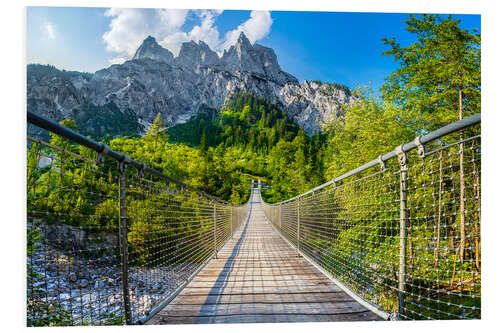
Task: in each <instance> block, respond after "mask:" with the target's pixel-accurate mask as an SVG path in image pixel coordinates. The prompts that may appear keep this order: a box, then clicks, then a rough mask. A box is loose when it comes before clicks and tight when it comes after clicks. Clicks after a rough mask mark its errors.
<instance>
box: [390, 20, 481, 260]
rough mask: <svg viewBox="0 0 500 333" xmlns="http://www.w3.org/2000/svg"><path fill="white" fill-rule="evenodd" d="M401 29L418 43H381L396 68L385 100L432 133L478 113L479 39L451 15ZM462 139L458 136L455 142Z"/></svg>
mask: <svg viewBox="0 0 500 333" xmlns="http://www.w3.org/2000/svg"><path fill="white" fill-rule="evenodd" d="M406 24H407V28H406V30H407V31H409V32H410V33H413V34H416V35H417V38H418V41H417V42H415V43H413V44H412V45H410V46H409V47H401V46H400V45H399V43H396V41H395V39H394V38H392V39H391V40H388V39H386V38H385V39H384V43H385V44H387V45H390V46H391V50H389V51H386V52H384V53H383V54H387V55H392V56H394V59H395V61H399V62H400V64H401V67H400V68H399V69H397V70H396V71H395V72H394V73H392V74H391V76H390V77H389V78H388V80H387V83H386V84H385V85H384V86H383V87H382V91H383V97H384V99H386V100H388V101H391V102H394V103H396V104H397V105H400V106H402V107H403V108H404V109H405V110H406V111H408V112H411V113H413V114H414V115H415V117H416V118H417V117H418V116H419V115H422V116H423V119H422V120H423V121H424V124H422V125H423V126H422V127H423V128H427V129H435V128H437V127H441V126H443V125H444V124H446V123H450V122H452V121H455V120H457V119H462V118H463V117H464V116H466V115H470V114H474V113H478V112H480V108H481V35H480V34H479V33H478V32H477V31H475V30H473V31H472V32H471V31H468V30H465V29H460V27H459V24H460V20H454V19H452V18H451V16H448V17H447V18H446V19H442V18H441V17H439V16H437V15H422V17H421V19H418V18H416V17H415V16H413V15H410V18H409V19H408V20H407V21H406ZM462 139H463V135H462V132H461V133H460V140H462ZM463 150H464V149H463V144H462V143H461V144H460V260H461V261H462V262H463V259H464V252H465V198H464V197H465V180H464V167H463V164H464V163H463V159H464V156H463V155H464V152H463Z"/></svg>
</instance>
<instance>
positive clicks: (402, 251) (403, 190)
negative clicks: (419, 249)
mask: <svg viewBox="0 0 500 333" xmlns="http://www.w3.org/2000/svg"><path fill="white" fill-rule="evenodd" d="M396 151H397V154H398V160H399V170H400V181H399V184H400V185H399V188H400V200H399V201H400V209H399V277H398V314H397V319H399V320H400V319H402V318H403V315H404V309H405V294H406V238H407V237H406V228H407V224H408V206H407V191H408V156H407V154H406V152H404V151H403V149H402V146H399V147H397V148H396Z"/></svg>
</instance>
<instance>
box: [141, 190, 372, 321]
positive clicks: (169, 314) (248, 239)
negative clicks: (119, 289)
mask: <svg viewBox="0 0 500 333" xmlns="http://www.w3.org/2000/svg"><path fill="white" fill-rule="evenodd" d="M259 200H260V196H259V195H258V193H255V192H254V193H253V196H252V213H251V216H250V219H249V222H248V224H247V225H246V226H245V227H244V228H240V229H239V230H238V232H236V233H235V235H234V238H233V240H231V241H229V242H228V243H227V244H226V245H225V246H224V248H222V249H221V250H220V251H219V253H218V259H213V260H212V261H211V262H210V263H208V265H207V266H206V267H205V268H204V269H203V270H202V271H201V272H200V273H199V274H198V275H197V276H196V277H195V278H194V279H193V280H192V281H191V282H190V283H189V284H188V285H187V286H186V287H185V288H184V289H183V290H182V291H181V293H180V294H179V295H178V296H177V297H176V298H175V299H174V300H173V301H172V302H171V303H170V304H168V305H167V306H166V307H165V308H164V309H162V310H161V311H160V312H159V313H158V314H156V315H155V316H154V317H153V318H152V319H150V320H149V321H148V323H147V324H153V325H155V324H182V323H185V324H188V323H260V322H301V321H302V322H310V321H358V320H381V319H380V318H379V317H378V316H377V315H375V314H374V313H372V312H370V311H369V310H367V309H366V308H364V307H363V306H362V305H360V304H359V303H357V302H356V301H355V300H354V299H353V298H351V297H350V296H349V295H348V294H346V293H345V292H344V291H342V290H341V289H340V288H339V287H338V286H337V285H335V284H334V283H333V282H332V281H331V280H329V279H328V278H327V277H326V276H325V275H324V274H323V273H321V272H320V271H319V270H318V269H316V268H315V267H314V266H313V265H311V264H310V263H309V262H308V261H306V260H305V259H303V258H300V257H297V253H296V250H295V249H293V248H291V247H290V246H289V245H288V244H287V243H286V242H285V241H283V239H281V237H280V236H279V235H278V234H276V232H275V231H274V229H272V227H271V225H270V224H269V222H268V221H267V219H266V218H265V216H264V212H263V209H262V206H261V204H260V202H259Z"/></svg>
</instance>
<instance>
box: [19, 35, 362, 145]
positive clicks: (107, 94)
mask: <svg viewBox="0 0 500 333" xmlns="http://www.w3.org/2000/svg"><path fill="white" fill-rule="evenodd" d="M27 74H28V80H27V108H28V110H31V111H34V112H37V113H40V114H42V115H45V116H47V117H49V118H51V119H54V120H57V121H59V120H62V119H64V118H68V117H69V118H73V119H75V118H78V119H87V120H88V119H89V118H91V117H90V116H88V115H87V114H82V113H85V112H90V111H89V110H91V112H94V113H93V115H100V116H101V118H102V119H106V117H108V113H109V114H110V116H109V117H111V118H112V121H113V122H112V123H109V124H106V121H104V124H103V123H102V122H101V123H100V124H99V126H100V128H99V131H100V132H105V131H106V130H109V131H111V129H113V130H114V131H116V132H118V133H119V132H120V131H123V128H126V129H127V130H130V131H134V130H137V131H138V132H143V131H144V130H145V128H146V127H147V126H148V124H150V123H151V122H152V121H153V119H154V118H155V117H156V115H157V114H158V113H159V112H160V113H161V114H162V116H163V119H164V120H165V122H166V125H168V126H172V125H175V124H178V123H184V122H186V121H187V120H188V119H189V118H191V117H192V116H195V115H197V114H198V113H199V112H200V107H201V106H203V105H205V106H208V107H212V108H216V109H219V108H220V107H221V106H222V105H223V104H224V103H225V102H226V101H227V99H228V98H229V97H230V96H231V95H232V94H235V93H240V92H252V93H254V94H255V95H256V96H258V97H265V98H267V99H268V100H270V101H271V102H273V103H276V104H278V105H279V106H280V107H282V108H283V110H285V111H286V112H287V113H288V114H289V115H290V116H291V118H292V119H293V120H294V121H295V122H296V123H297V124H298V125H300V126H303V127H304V129H305V130H306V132H307V133H308V134H312V133H314V132H316V131H319V130H321V128H322V127H323V126H324V125H325V124H327V123H328V122H330V121H335V120H336V119H338V118H339V117H340V116H341V115H342V107H343V106H345V105H348V104H350V103H351V102H352V101H353V99H354V97H353V96H352V95H351V92H350V90H349V89H347V88H345V87H342V86H340V85H331V84H327V83H321V82H308V81H305V82H303V83H299V82H298V80H297V79H296V78H295V77H294V76H292V75H291V74H288V73H286V72H284V71H283V70H282V69H281V67H280V66H279V64H278V60H277V57H276V54H275V53H274V51H273V50H272V49H271V48H268V47H264V46H262V45H259V44H254V45H252V44H251V43H250V41H249V40H248V39H247V37H246V36H245V35H244V34H243V33H242V34H241V35H240V37H239V38H238V40H237V42H236V44H235V45H233V46H231V47H230V48H229V50H227V51H224V53H223V54H222V56H221V57H219V56H218V55H217V53H215V52H214V51H213V50H211V49H210V47H209V46H208V45H207V44H205V43H204V42H202V41H200V42H198V43H196V42H194V41H191V42H187V43H184V44H183V45H182V47H181V50H180V53H179V55H178V56H177V57H174V56H173V55H172V53H171V52H170V51H168V50H167V49H165V48H163V47H162V46H160V45H159V44H158V43H157V42H156V40H155V39H154V38H153V37H151V36H149V37H147V38H146V39H145V40H144V42H143V43H142V44H141V46H140V47H139V48H138V49H137V51H136V53H135V55H134V57H133V58H132V59H131V60H129V61H126V62H125V63H123V64H115V65H112V66H110V67H108V68H105V69H102V70H99V71H97V72H95V73H94V74H89V73H80V72H69V71H64V70H58V69H56V68H55V67H53V66H42V65H28V69H27ZM106 112H107V113H106ZM120 113H121V114H120ZM120 121H126V122H129V123H127V124H126V125H123V126H117V123H119V122H120ZM134 122H135V123H134ZM86 126H89V128H87V133H86V134H90V135H92V134H93V133H94V131H96V130H97V129H95V128H94V127H93V126H97V125H96V121H94V122H92V121H89V122H87V123H86ZM29 130H30V129H29Z"/></svg>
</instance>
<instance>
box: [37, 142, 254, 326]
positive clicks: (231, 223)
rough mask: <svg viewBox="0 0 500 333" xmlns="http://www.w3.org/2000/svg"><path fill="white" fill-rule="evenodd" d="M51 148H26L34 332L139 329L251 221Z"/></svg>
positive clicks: (78, 151)
mask: <svg viewBox="0 0 500 333" xmlns="http://www.w3.org/2000/svg"><path fill="white" fill-rule="evenodd" d="M52 141H54V144H49V143H46V142H42V141H40V140H37V139H34V138H29V148H28V153H27V159H28V162H27V165H28V168H27V208H28V209H27V211H28V230H27V234H28V256H27V260H28V261H27V276H28V281H27V291H28V292H27V296H28V314H27V317H28V325H29V326H49V325H50V326H63V325H110V324H123V323H125V322H128V323H135V322H138V321H139V320H141V319H142V318H144V317H146V316H148V315H149V313H150V312H151V311H152V310H154V309H155V308H156V307H158V306H159V305H160V304H161V302H162V301H163V300H165V299H166V298H168V297H169V296H170V295H172V294H173V293H174V292H175V291H176V290H177V289H178V288H179V287H181V286H182V285H183V284H185V283H186V281H187V280H188V279H189V278H190V277H191V276H193V274H195V273H196V272H197V270H198V269H199V268H201V267H202V266H203V265H204V264H205V263H206V262H207V261H208V260H209V259H210V258H212V257H213V255H215V254H216V253H217V251H218V250H220V248H221V247H222V246H223V245H224V244H225V242H226V241H227V240H228V239H230V238H231V237H232V235H233V234H234V233H235V232H236V231H237V229H238V228H239V227H240V226H241V225H242V224H243V223H244V222H245V221H246V219H247V217H248V213H249V206H250V203H249V202H248V203H246V204H244V205H237V206H235V205H230V204H228V203H227V202H224V201H220V200H218V199H216V198H212V197H209V196H206V195H204V194H201V193H200V192H199V191H195V190H191V189H189V188H188V187H187V186H182V185H179V184H172V183H170V182H168V181H165V180H162V179H155V178H152V177H151V176H142V175H140V173H138V172H137V170H136V169H134V168H126V167H125V166H126V165H125V164H123V163H121V164H120V163H118V164H117V163H116V161H114V160H112V159H107V158H103V157H102V156H100V157H99V158H97V156H96V154H95V152H93V151H91V150H89V149H87V148H85V147H82V146H78V145H75V144H73V143H72V142H70V141H68V140H66V139H62V138H60V137H57V136H54V137H53V140H52ZM52 141H51V142H52ZM97 161H99V163H97Z"/></svg>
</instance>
